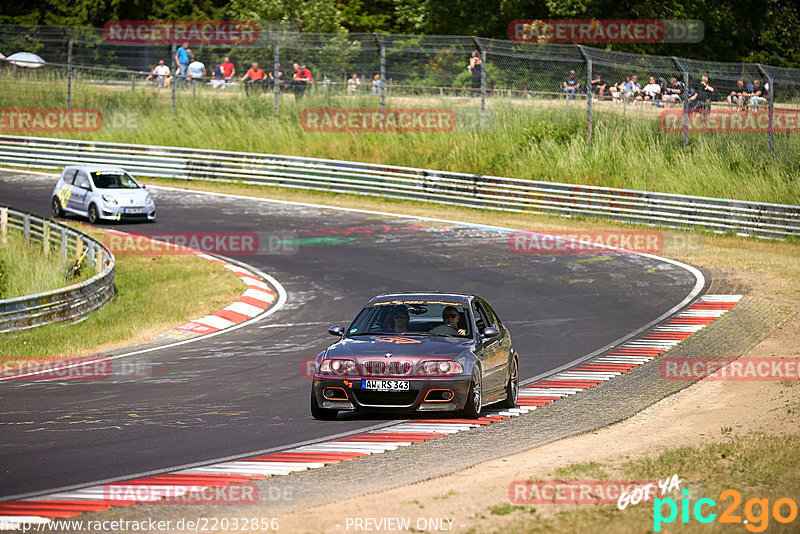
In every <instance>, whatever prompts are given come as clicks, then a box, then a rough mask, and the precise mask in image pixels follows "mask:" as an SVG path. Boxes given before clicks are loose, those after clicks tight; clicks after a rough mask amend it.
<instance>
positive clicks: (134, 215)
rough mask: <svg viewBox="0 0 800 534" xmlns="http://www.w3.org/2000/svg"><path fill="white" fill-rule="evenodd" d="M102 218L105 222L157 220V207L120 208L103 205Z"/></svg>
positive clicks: (112, 205)
mask: <svg viewBox="0 0 800 534" xmlns="http://www.w3.org/2000/svg"><path fill="white" fill-rule="evenodd" d="M100 218H101V219H103V220H105V221H123V220H148V221H154V220H156V207H155V205H154V204H151V205H149V206H119V205H114V204H108V203H103V205H102V208H101V209H100Z"/></svg>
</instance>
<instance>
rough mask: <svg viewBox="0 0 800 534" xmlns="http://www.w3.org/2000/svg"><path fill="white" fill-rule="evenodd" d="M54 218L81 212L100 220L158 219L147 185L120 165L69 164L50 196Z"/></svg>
mask: <svg viewBox="0 0 800 534" xmlns="http://www.w3.org/2000/svg"><path fill="white" fill-rule="evenodd" d="M51 209H52V213H53V217H62V216H64V215H65V214H73V215H80V216H82V217H86V218H88V219H89V222H90V223H92V224H95V223H97V222H98V221H101V220H105V221H121V220H128V219H138V220H146V221H150V222H152V221H155V220H156V206H155V204H154V203H153V199H152V198H151V197H150V193H148V192H147V191H146V190H145V188H144V186H143V185H141V184H139V182H137V181H136V180H134V179H133V176H131V175H130V174H128V172H127V171H125V170H124V169H121V168H119V167H109V166H96V165H69V166H67V167H65V168H64V170H63V171H62V172H61V176H60V177H59V179H58V183H57V184H56V187H55V189H53V195H52V199H51Z"/></svg>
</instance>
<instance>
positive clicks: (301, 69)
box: [291, 63, 314, 98]
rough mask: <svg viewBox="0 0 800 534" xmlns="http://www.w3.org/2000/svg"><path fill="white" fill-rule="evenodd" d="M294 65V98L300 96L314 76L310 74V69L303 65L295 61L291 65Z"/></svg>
mask: <svg viewBox="0 0 800 534" xmlns="http://www.w3.org/2000/svg"><path fill="white" fill-rule="evenodd" d="M292 67H294V76H292V82H291V85H292V89H293V90H294V96H295V98H300V97H302V96H303V95H304V94H305V92H306V89H307V88H308V87H309V86H310V85H311V84H312V83H314V76H312V75H311V70H310V69H307V68H306V66H305V65H301V64H298V63H295V64H294V65H292Z"/></svg>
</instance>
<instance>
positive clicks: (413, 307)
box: [347, 299, 472, 337]
mask: <svg viewBox="0 0 800 534" xmlns="http://www.w3.org/2000/svg"><path fill="white" fill-rule="evenodd" d="M470 323H471V321H470V318H469V312H468V311H467V309H466V308H465V306H464V305H463V303H459V302H450V301H447V300H446V299H443V300H403V299H400V300H392V301H388V302H378V303H375V304H373V305H372V306H367V307H366V308H364V309H362V310H361V311H360V312H359V313H358V315H356V318H355V319H353V322H352V323H350V326H349V327H348V328H347V335H348V336H360V335H371V334H404V335H412V336H413V335H424V336H454V337H471V336H472V328H471V327H470Z"/></svg>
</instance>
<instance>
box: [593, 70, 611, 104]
mask: <svg viewBox="0 0 800 534" xmlns="http://www.w3.org/2000/svg"><path fill="white" fill-rule="evenodd" d="M607 88H608V84H607V83H606V82H605V81H603V77H602V76H601V75H600V73H599V72H598V73H597V74H593V75H592V92H593V93H594V94H596V95H597V96H598V97H599V98H600V99H602V98H603V97H604V96H605V94H606V89H607ZM595 100H597V99H595Z"/></svg>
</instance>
